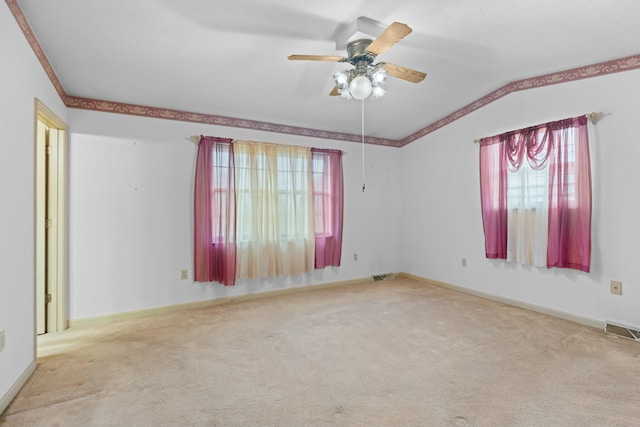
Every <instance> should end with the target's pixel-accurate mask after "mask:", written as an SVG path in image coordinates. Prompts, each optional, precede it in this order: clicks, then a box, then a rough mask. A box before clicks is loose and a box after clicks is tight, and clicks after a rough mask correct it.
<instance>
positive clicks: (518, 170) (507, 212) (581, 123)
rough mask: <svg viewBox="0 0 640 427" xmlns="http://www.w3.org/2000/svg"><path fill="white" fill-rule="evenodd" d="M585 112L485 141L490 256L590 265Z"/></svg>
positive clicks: (483, 188)
mask: <svg viewBox="0 0 640 427" xmlns="http://www.w3.org/2000/svg"><path fill="white" fill-rule="evenodd" d="M586 120H587V119H586V116H582V117H577V118H574V119H566V120H561V121H558V122H552V123H546V124H543V125H540V126H536V127H532V128H527V129H522V130H518V131H514V132H508V133H505V134H502V135H498V136H494V137H489V138H483V139H482V140H481V141H480V182H481V199H482V218H483V227H484V232H485V251H486V256H487V258H497V259H507V260H509V261H516V262H520V263H523V264H533V265H537V266H546V267H562V268H573V269H578V270H582V271H589V269H590V256H591V172H590V160H589V142H588V132H587V125H586Z"/></svg>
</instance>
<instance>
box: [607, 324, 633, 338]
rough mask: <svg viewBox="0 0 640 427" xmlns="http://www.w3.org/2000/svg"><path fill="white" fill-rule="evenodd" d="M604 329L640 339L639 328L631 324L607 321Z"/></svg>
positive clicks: (621, 335)
mask: <svg viewBox="0 0 640 427" xmlns="http://www.w3.org/2000/svg"><path fill="white" fill-rule="evenodd" d="M604 330H605V332H608V333H610V334H613V335H617V336H619V337H623V338H629V339H632V340H634V341H640V331H639V330H638V329H637V328H632V327H631V326H623V325H616V324H615V323H611V322H607V323H606V325H605V327H604Z"/></svg>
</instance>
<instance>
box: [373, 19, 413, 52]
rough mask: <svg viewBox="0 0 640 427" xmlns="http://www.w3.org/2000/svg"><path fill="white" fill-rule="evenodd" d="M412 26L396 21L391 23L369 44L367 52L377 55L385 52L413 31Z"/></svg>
mask: <svg viewBox="0 0 640 427" xmlns="http://www.w3.org/2000/svg"><path fill="white" fill-rule="evenodd" d="M411 31H412V30H411V28H410V27H409V26H408V25H407V24H403V23H401V22H394V23H393V24H391V25H389V26H388V27H387V29H386V30H384V31H383V32H382V34H380V35H379V36H378V37H377V38H376V39H375V40H374V41H372V42H371V44H370V45H369V46H367V52H369V53H372V54H373V55H375V56H377V55H380V54H381V53H383V52H385V51H386V50H387V49H389V48H390V47H391V46H393V45H394V44H396V43H398V42H399V41H400V40H402V39H403V38H405V37H406V36H407V35H408V34H409V33H411Z"/></svg>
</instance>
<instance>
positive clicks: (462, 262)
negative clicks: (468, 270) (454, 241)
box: [460, 258, 467, 267]
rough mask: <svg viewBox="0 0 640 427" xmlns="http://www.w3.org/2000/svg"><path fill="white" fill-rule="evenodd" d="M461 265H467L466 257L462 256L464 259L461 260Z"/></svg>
mask: <svg viewBox="0 0 640 427" xmlns="http://www.w3.org/2000/svg"><path fill="white" fill-rule="evenodd" d="M460 265H462V266H463V267H466V266H467V259H466V258H462V260H461V261H460Z"/></svg>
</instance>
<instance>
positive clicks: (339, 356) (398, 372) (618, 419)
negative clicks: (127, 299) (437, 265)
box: [0, 279, 640, 427]
mask: <svg viewBox="0 0 640 427" xmlns="http://www.w3.org/2000/svg"><path fill="white" fill-rule="evenodd" d="M43 353H45V354H48V355H47V356H44V357H41V358H40V359H39V363H38V368H37V370H36V373H35V374H34V375H33V377H32V378H31V379H30V380H29V382H28V383H27V385H26V386H25V387H24V389H23V390H22V391H21V392H20V393H19V395H18V396H17V398H16V399H15V400H14V402H13V403H12V404H11V405H10V406H9V408H8V409H7V410H6V411H5V413H4V414H3V416H2V417H1V418H0V425H1V426H3V427H9V426H467V425H470V426H638V425H640V344H639V343H636V342H633V341H630V340H625V339H622V338H617V337H614V336H611V335H607V334H605V333H603V332H601V331H597V330H593V329H590V328H588V327H584V326H580V325H577V324H574V323H571V322H567V321H563V320H559V319H555V318H552V317H548V316H544V315H540V314H536V313H532V312H528V311H526V310H522V309H518V308H515V307H510V306H506V305H502V304H498V303H494V302H490V301H486V300H483V299H479V298H476V297H472V296H468V295H465V294H461V293H457V292H453V291H450V290H446V289H442V288H438V287H435V286H430V285H425V284H422V283H417V282H414V281H411V280H406V279H396V280H387V281H382V282H368V283H364V284H361V285H351V286H345V287H341V288H333V289H323V290H317V291H310V292H303V293H299V294H293V295H285V296H278V297H273V298H266V299H262V300H255V301H248V302H243V303H239V304H229V305H225V306H217V307H211V308H207V309H199V310H189V311H182V312H177V313H173V314H169V315H162V316H157V317H154V318H147V319H138V320H133V321H125V322H120V323H114V324H110V325H106V326H100V327H95V328H85V329H76V330H70V331H67V332H65V333H63V334H59V335H57V336H51V337H47V339H46V340H44V342H43V344H42V348H41V354H43Z"/></svg>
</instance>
